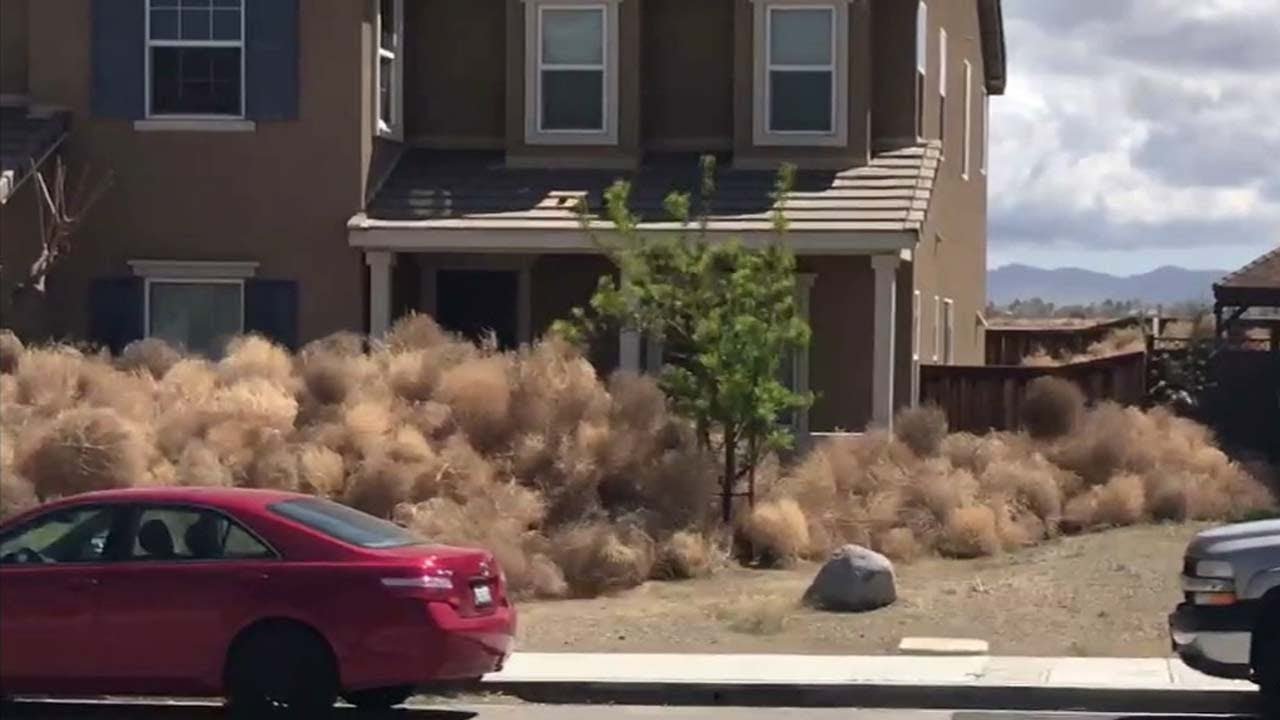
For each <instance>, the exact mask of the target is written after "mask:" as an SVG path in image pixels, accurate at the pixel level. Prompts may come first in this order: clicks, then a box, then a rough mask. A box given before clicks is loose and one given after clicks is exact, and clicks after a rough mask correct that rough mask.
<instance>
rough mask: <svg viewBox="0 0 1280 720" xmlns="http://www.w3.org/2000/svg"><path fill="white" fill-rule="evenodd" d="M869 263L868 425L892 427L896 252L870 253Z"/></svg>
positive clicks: (896, 295) (896, 277)
mask: <svg viewBox="0 0 1280 720" xmlns="http://www.w3.org/2000/svg"><path fill="white" fill-rule="evenodd" d="M871 267H872V269H873V270H874V271H875V275H876V307H875V313H876V317H875V343H874V345H873V346H872V351H871V352H872V360H871V425H872V426H873V427H879V428H885V429H892V427H893V366H894V364H895V363H894V359H895V355H896V353H895V352H894V348H895V345H896V342H895V338H894V326H895V324H896V322H897V320H896V318H895V315H896V314H897V313H896V311H897V298H898V276H897V271H898V256H896V255H873V256H872V257H871Z"/></svg>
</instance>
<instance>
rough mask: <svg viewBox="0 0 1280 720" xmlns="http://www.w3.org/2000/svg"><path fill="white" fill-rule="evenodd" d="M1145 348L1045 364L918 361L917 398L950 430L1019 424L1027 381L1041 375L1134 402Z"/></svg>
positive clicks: (1141, 395) (1141, 384) (1140, 390)
mask: <svg viewBox="0 0 1280 720" xmlns="http://www.w3.org/2000/svg"><path fill="white" fill-rule="evenodd" d="M1146 358H1147V355H1146V353H1145V352H1142V351H1138V352H1133V353H1126V354H1124V355H1114V356H1111V357H1106V358H1100V359H1098V360H1088V361H1086V362H1078V363H1071V364H1069V365H1056V366H1050V367H1028V366H1018V365H982V366H965V365H922V366H921V367H920V402H921V403H932V404H934V405H937V406H939V407H941V408H942V409H943V411H944V412H946V414H947V421H948V423H949V424H950V425H951V429H952V430H965V431H968V432H974V433H982V432H986V431H988V430H1016V429H1018V428H1019V427H1021V426H1022V401H1023V398H1024V397H1026V393H1027V385H1028V384H1030V383H1031V381H1032V380H1035V379H1036V378H1041V377H1059V378H1062V379H1064V380H1070V381H1071V382H1074V383H1075V384H1076V385H1078V386H1080V389H1081V390H1083V391H1084V393H1085V396H1087V397H1088V398H1089V400H1090V401H1091V402H1096V401H1100V400H1113V401H1115V402H1118V403H1121V404H1123V405H1139V404H1141V403H1142V402H1143V401H1144V399H1145V397H1146V381H1147V378H1146V374H1147V370H1146Z"/></svg>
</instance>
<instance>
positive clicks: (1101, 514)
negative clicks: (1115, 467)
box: [1093, 474, 1147, 527]
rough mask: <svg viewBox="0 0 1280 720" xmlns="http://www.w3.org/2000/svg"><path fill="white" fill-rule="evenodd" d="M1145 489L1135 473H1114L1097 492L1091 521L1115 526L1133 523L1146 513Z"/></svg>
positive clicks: (1137, 521) (1139, 520)
mask: <svg viewBox="0 0 1280 720" xmlns="http://www.w3.org/2000/svg"><path fill="white" fill-rule="evenodd" d="M1146 504H1147V503H1146V491H1145V490H1144V489H1143V487H1142V478H1140V477H1138V476H1137V475H1129V474H1124V475H1116V476H1115V477H1113V478H1111V480H1109V481H1108V482H1107V484H1106V485H1104V486H1103V487H1102V488H1101V489H1100V490H1099V492H1098V502H1097V507H1096V508H1095V511H1094V518H1093V521H1094V523H1096V524H1102V525H1115V526H1117V527H1120V526H1126V525H1135V524H1137V523H1139V522H1141V521H1142V518H1143V516H1144V515H1145V513H1146Z"/></svg>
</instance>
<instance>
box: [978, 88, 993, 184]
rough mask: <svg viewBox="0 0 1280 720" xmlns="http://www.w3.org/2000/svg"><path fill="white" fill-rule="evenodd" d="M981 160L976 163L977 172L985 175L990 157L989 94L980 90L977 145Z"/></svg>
mask: <svg viewBox="0 0 1280 720" xmlns="http://www.w3.org/2000/svg"><path fill="white" fill-rule="evenodd" d="M978 149H979V151H980V152H981V153H982V158H981V160H980V161H979V162H978V172H979V173H981V174H983V175H986V174H987V163H989V162H990V159H989V158H990V157H991V94H990V93H988V92H987V89H986V88H985V87H984V88H982V142H980V143H979V148H978Z"/></svg>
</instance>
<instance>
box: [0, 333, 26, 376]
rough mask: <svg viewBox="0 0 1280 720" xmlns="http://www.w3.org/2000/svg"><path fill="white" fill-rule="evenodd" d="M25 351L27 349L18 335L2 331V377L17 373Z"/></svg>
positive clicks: (0, 347) (0, 343)
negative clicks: (19, 361)
mask: <svg viewBox="0 0 1280 720" xmlns="http://www.w3.org/2000/svg"><path fill="white" fill-rule="evenodd" d="M23 350H25V348H24V347H23V345H22V341H21V340H19V339H18V336H17V335H14V334H13V332H12V331H10V330H0V375H9V374H12V373H13V372H15V371H17V369H18V360H19V359H20V358H21V357H22V352H23Z"/></svg>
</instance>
